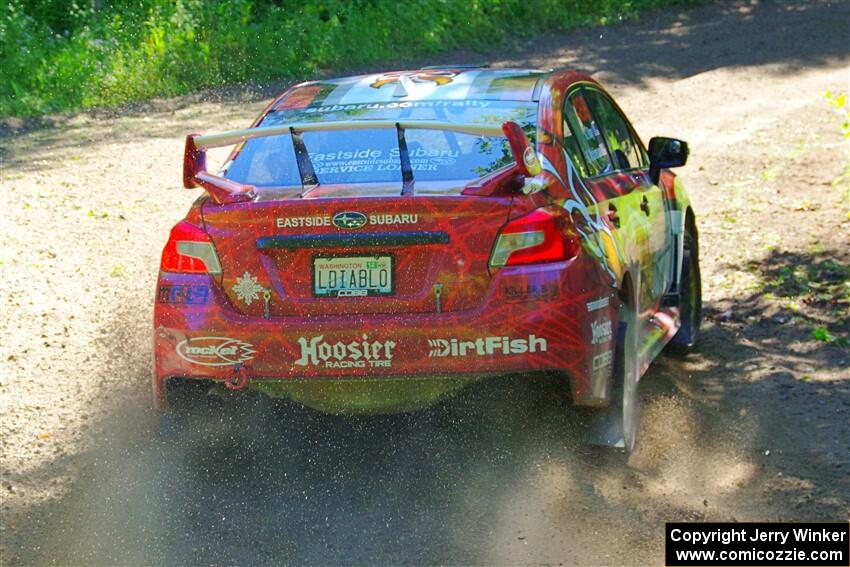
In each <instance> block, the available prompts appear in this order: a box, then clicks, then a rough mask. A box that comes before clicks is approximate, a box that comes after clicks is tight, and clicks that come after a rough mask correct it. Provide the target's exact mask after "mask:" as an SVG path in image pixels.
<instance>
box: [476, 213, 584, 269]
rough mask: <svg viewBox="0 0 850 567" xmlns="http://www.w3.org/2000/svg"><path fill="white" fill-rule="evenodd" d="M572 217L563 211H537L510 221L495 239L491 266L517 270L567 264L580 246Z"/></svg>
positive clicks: (576, 253)
mask: <svg viewBox="0 0 850 567" xmlns="http://www.w3.org/2000/svg"><path fill="white" fill-rule="evenodd" d="M571 228H572V227H571V225H570V217H569V215H568V214H567V212H566V211H564V209H562V208H560V207H546V208H543V209H537V210H535V211H532V212H530V213H528V214H527V215H524V216H521V217H519V218H516V219H514V220H512V221H510V222H509V223H508V224H507V225H505V227H504V228H503V229H502V231H501V232H500V233H499V236H498V237H497V238H496V244H495V246H493V253H492V254H491V255H490V266H491V267H494V268H498V267H501V266H518V265H522V264H541V263H544V262H557V261H560V260H568V259H570V258H574V257H575V256H577V255H578V251H579V242H578V238H577V235H576V234H575V233H574V232H573V231H572V229H571Z"/></svg>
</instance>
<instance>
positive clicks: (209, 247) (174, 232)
mask: <svg viewBox="0 0 850 567" xmlns="http://www.w3.org/2000/svg"><path fill="white" fill-rule="evenodd" d="M160 268H161V269H162V271H163V272H177V273H183V274H212V275H218V274H221V264H220V263H219V261H218V254H216V252H215V246H213V243H212V240H210V235H209V234H207V233H206V232H204V231H203V230H201V229H200V228H198V227H197V226H195V225H193V224H189V223H188V222H186V221H181V222H179V223H177V224H176V225H175V226H174V228H172V229H171V235H170V236H169V237H168V244H166V245H165V248H164V249H163V251H162V263H161V264H160Z"/></svg>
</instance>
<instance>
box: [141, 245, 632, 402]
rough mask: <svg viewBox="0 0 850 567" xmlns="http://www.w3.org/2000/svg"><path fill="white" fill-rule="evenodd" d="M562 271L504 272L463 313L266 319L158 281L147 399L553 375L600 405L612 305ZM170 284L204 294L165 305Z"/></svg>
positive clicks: (195, 283)
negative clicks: (263, 388) (291, 385)
mask: <svg viewBox="0 0 850 567" xmlns="http://www.w3.org/2000/svg"><path fill="white" fill-rule="evenodd" d="M573 263H574V261H571V262H564V263H557V264H546V265H541V266H533V267H524V268H523V269H522V270H510V269H503V270H502V271H500V272H499V273H498V274H496V275H495V276H494V278H493V281H492V285H491V286H490V288H491V291H490V292H489V293H488V296H487V297H486V298H484V300H483V301H482V302H481V304H480V306H479V307H478V308H476V309H474V310H469V311H462V312H455V313H440V314H438V313H418V314H403V315H362V316H352V315H347V316H344V317H342V316H341V317H327V316H324V317H313V318H310V317H297V318H296V317H287V318H278V319H271V320H266V319H264V318H262V317H253V316H246V315H242V314H240V313H238V312H237V311H236V310H234V309H233V308H232V307H231V306H230V305H229V304H228V300H227V298H226V297H225V296H224V295H223V294H222V293H221V292H220V290H219V289H218V288H217V286H216V284H215V282H214V281H213V280H212V279H211V278H210V277H209V276H196V275H176V274H165V273H163V274H160V278H159V285H158V294H157V295H158V297H157V303H156V307H155V311H154V334H153V346H154V361H153V392H154V398H155V401H156V403H157V405H158V406H160V407H161V406H162V405H164V403H165V394H164V392H165V389H164V384H165V382H166V381H167V380H168V379H169V378H172V377H189V378H205V379H212V380H224V379H225V378H228V377H229V376H232V374H233V373H234V371H235V370H236V369H239V368H241V367H244V369H245V370H242V371H243V372H244V371H247V373H248V375H249V377H250V380H252V381H260V380H272V381H281V380H284V381H293V382H304V381H316V380H327V379H334V381H337V380H338V379H354V380H356V379H369V380H376V379H380V378H382V377H385V378H387V379H393V381H394V382H396V381H397V380H398V379H403V377H411V378H416V379H417V381H418V382H421V379H422V378H426V377H435V378H446V377H455V378H462V377H468V378H470V379H473V378H474V377H476V376H481V375H488V374H504V373H516V372H525V371H529V372H530V371H558V372H563V373H566V374H567V375H568V376H569V378H570V384H571V388H572V395H573V399H574V401H575V402H576V403H578V404H585V405H586V404H598V403H602V402H604V398H605V396H606V394H607V382H608V377H609V375H610V372H608V370H609V368H608V367H607V366H606V368H604V369H601V368H599V359H600V356H601V357H603V358H604V357H605V355H604V353H605V352H609V351H610V349H611V347H612V345H611V344H609V343H610V341H608V342H603V343H600V342H599V341H598V340H597V341H596V342H595V343H594V340H593V339H594V337H593V333H592V331H591V321H597V322H598V321H611V313H613V309H615V307H616V306H615V305H613V301H614V300H613V297H612V296H609V295H607V294H606V292H602V293H600V291H599V287H598V286H588V284H587V279H586V272H582V270H581V269H580V268H579V266H573V265H572V264H573ZM571 274H576V275H571ZM581 274H583V275H581ZM580 275H581V277H580ZM181 286H192V287H194V288H197V289H201V288H205V289H206V290H208V291H207V292H206V296H205V297H203V296H204V293H199V294H196V296H195V297H194V299H193V302H192V303H185V302H176V301H174V299H175V298H176V299H177V300H178V301H180V300H181V297H182V298H183V299H185V294H183V295H182V296H181V294H180V293H174V292H173V291H169V290H173V289H175V288H177V289H181ZM576 289H585V290H588V289H589V291H585V292H579V293H577V292H574V291H572V290H576ZM517 290H519V292H517ZM199 298H203V299H204V301H203V302H199V301H198V300H199ZM600 304H602V306H601V307H599V305H600ZM591 306H592V307H593V309H591ZM594 359H596V361H595V362H596V364H595V365H596V366H597V368H596V370H594V368H593V367H594ZM600 370H602V371H601V372H600Z"/></svg>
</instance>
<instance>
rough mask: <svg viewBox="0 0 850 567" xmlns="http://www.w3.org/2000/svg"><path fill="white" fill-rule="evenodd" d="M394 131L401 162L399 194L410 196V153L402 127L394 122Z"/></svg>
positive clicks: (411, 173)
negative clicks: (396, 136) (396, 135)
mask: <svg viewBox="0 0 850 567" xmlns="http://www.w3.org/2000/svg"><path fill="white" fill-rule="evenodd" d="M395 130H396V133H397V134H398V159H399V162H401V194H402V195H410V194H411V193H413V168H412V167H411V166H410V153H408V151H407V140H406V139H405V137H404V127H402V125H401V124H399V123H398V122H396V124H395Z"/></svg>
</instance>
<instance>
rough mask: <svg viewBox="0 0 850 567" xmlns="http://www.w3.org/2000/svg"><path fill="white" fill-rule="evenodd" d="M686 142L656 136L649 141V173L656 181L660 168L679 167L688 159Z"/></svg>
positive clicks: (654, 181)
mask: <svg viewBox="0 0 850 567" xmlns="http://www.w3.org/2000/svg"><path fill="white" fill-rule="evenodd" d="M688 153H689V150H688V143H687V142H684V141H682V140H677V139H676V138H662V137H660V136H657V137H655V138H652V139H651V140H650V141H649V174H650V176H651V177H652V182H653V183H658V177H659V175H660V173H661V170H662V169H665V168H668V167H681V166H683V165H685V163H686V162H687V161H688Z"/></svg>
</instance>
